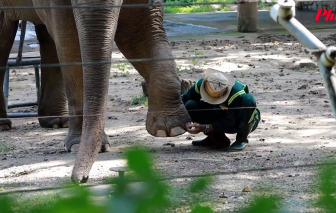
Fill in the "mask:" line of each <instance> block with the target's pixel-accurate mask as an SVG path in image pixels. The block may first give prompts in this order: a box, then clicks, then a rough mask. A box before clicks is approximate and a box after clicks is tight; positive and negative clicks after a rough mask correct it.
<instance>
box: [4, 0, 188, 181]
mask: <svg viewBox="0 0 336 213" xmlns="http://www.w3.org/2000/svg"><path fill="white" fill-rule="evenodd" d="M147 3H148V0H125V1H122V0H95V1H93V0H50V1H44V0H17V1H13V0H0V81H1V82H2V83H3V81H4V71H5V70H4V67H5V66H6V63H7V59H8V57H9V53H10V50H11V47H12V45H13V42H14V38H15V33H16V31H17V28H18V20H24V21H30V22H32V23H34V24H35V26H36V32H37V36H38V40H39V42H40V49H41V50H40V51H41V63H42V65H43V64H58V63H60V64H61V65H62V66H61V67H50V66H48V67H44V70H42V76H41V78H42V79H43V78H44V75H43V73H48V72H51V73H53V72H54V73H55V76H57V77H59V78H61V77H62V79H63V82H64V83H63V85H61V86H57V88H55V87H53V86H50V85H48V86H46V87H45V88H50V89H51V90H50V91H49V90H48V92H46V93H45V94H46V95H45V96H47V97H46V98H48V97H53V96H52V94H53V93H54V90H55V89H56V91H57V92H58V91H59V90H62V89H63V88H62V87H64V88H65V93H64V95H63V94H62V95H58V96H57V97H58V98H59V100H53V101H51V102H50V101H46V102H44V101H43V98H42V99H41V100H40V101H41V103H49V104H51V103H55V102H57V103H59V104H57V105H58V106H57V107H59V109H58V110H59V112H60V114H62V111H63V110H65V109H64V108H62V107H63V106H65V104H64V102H65V101H66V100H67V101H68V110H69V115H70V116H69V132H68V134H67V136H66V139H65V146H66V147H68V148H70V149H71V146H72V145H74V144H80V145H79V150H78V154H77V158H76V160H75V164H74V167H73V171H72V174H71V179H72V181H73V182H75V183H80V182H86V181H87V180H88V177H89V173H90V170H91V167H92V165H93V163H94V161H95V159H96V157H97V155H98V152H99V151H100V150H103V151H107V150H108V149H109V142H108V138H107V136H106V134H105V132H104V127H105V117H106V102H107V92H108V86H109V83H108V79H109V73H110V68H111V63H108V62H109V61H110V60H111V54H112V46H113V42H114V41H115V42H116V44H117V45H118V47H119V50H120V51H121V52H122V53H123V54H124V56H125V57H126V58H127V59H138V58H143V59H148V58H170V57H171V58H172V52H171V50H170V47H169V43H168V39H167V35H166V33H165V30H164V29H163V26H162V21H163V10H162V7H159V6H153V7H143V6H136V4H141V5H143V4H147ZM120 5H133V6H132V7H122V9H121V7H120ZM15 6H24V7H34V6H39V7H42V8H39V9H29V10H19V9H17V10H16V9H15V8H14V7H15ZM1 7H13V8H12V9H9V8H6V9H1ZM48 7H51V8H48ZM55 7H63V9H59V8H55ZM78 62H82V63H83V64H82V65H79V64H78ZM132 65H133V66H134V67H135V69H136V70H137V71H138V72H139V74H140V75H141V76H142V77H143V78H144V79H145V80H146V82H147V83H148V85H149V87H150V88H155V89H150V90H149V91H148V113H147V119H146V129H147V131H148V133H149V134H151V135H153V136H156V137H174V136H178V135H181V134H183V133H185V131H186V128H187V125H188V123H189V122H190V117H189V115H188V112H187V110H186V108H185V107H184V105H183V103H182V100H181V98H180V89H181V84H180V79H179V77H178V74H177V69H176V64H175V62H174V60H170V61H160V60H144V61H133V62H132ZM60 73H61V75H60ZM55 76H52V75H46V76H45V78H48V77H55ZM49 80H50V81H51V82H53V80H55V79H49ZM49 80H48V81H45V82H50V81H49ZM42 83H43V80H42ZM42 87H43V85H42ZM1 89H2V87H1ZM0 94H3V91H0ZM3 103H4V97H3V95H0V118H7V115H6V109H5V108H4V104H3ZM57 107H56V108H57ZM43 108H45V106H44V107H43ZM41 109H42V108H41ZM56 111H57V110H56ZM40 113H41V114H42V115H47V114H48V111H47V112H42V111H40V108H39V114H40ZM47 121H48V120H47ZM0 125H1V126H4V125H7V126H10V121H9V119H1V123H0Z"/></svg>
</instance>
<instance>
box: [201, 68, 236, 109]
mask: <svg viewBox="0 0 336 213" xmlns="http://www.w3.org/2000/svg"><path fill="white" fill-rule="evenodd" d="M215 72H217V73H221V74H223V75H224V76H225V77H226V79H227V80H228V89H227V90H226V92H225V93H224V94H223V96H221V97H220V98H213V97H211V96H210V95H209V94H208V93H207V92H206V91H205V88H204V82H205V80H206V79H207V77H208V76H209V75H210V74H212V73H215ZM235 83H236V81H235V79H234V78H233V77H232V76H231V75H229V74H226V73H224V72H221V71H219V70H215V69H208V70H207V71H206V74H205V77H204V80H203V82H202V84H201V88H200V93H201V97H202V99H201V101H204V102H206V103H209V104H214V105H217V104H221V103H223V102H224V101H226V100H227V99H228V97H229V95H230V92H231V90H232V87H233V85H234V84H235Z"/></svg>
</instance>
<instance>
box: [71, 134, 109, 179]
mask: <svg viewBox="0 0 336 213" xmlns="http://www.w3.org/2000/svg"><path fill="white" fill-rule="evenodd" d="M93 135H94V134H93ZM83 137H85V136H83ZM92 141H97V139H95V138H92V137H89V138H88V139H87V140H86V141H83V142H82V143H83V144H82V146H80V148H79V152H78V155H77V159H76V162H75V165H74V168H73V170H72V175H71V180H72V181H73V182H74V183H76V184H78V183H86V182H87V180H88V179H89V173H90V170H91V167H92V165H93V163H94V161H95V159H96V157H97V155H98V152H99V151H101V150H102V147H105V148H107V147H108V148H110V146H109V145H107V144H106V143H107V142H108V138H107V135H106V134H105V133H104V134H103V135H102V138H101V139H100V140H98V141H99V142H98V143H93V144H92V143H91V142H92ZM104 143H105V144H104ZM102 144H103V145H102Z"/></svg>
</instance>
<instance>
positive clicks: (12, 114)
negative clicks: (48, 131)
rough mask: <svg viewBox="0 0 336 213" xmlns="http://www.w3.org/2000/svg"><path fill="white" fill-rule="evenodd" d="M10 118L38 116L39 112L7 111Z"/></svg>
mask: <svg viewBox="0 0 336 213" xmlns="http://www.w3.org/2000/svg"><path fill="white" fill-rule="evenodd" d="M7 116H8V118H26V117H37V113H35V112H33V113H25V112H23V113H22V112H20V113H7Z"/></svg>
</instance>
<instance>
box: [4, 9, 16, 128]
mask: <svg viewBox="0 0 336 213" xmlns="http://www.w3.org/2000/svg"><path fill="white" fill-rule="evenodd" d="M18 26H19V22H18V21H10V20H7V19H6V17H5V14H4V12H3V11H1V10H0V131H4V130H10V128H11V126H12V122H11V121H10V120H9V119H8V117H7V112H6V105H5V96H4V91H3V84H4V79H5V72H6V69H4V67H6V65H7V61H8V58H9V54H10V51H11V49H12V46H13V43H14V40H15V35H16V31H17V29H18Z"/></svg>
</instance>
